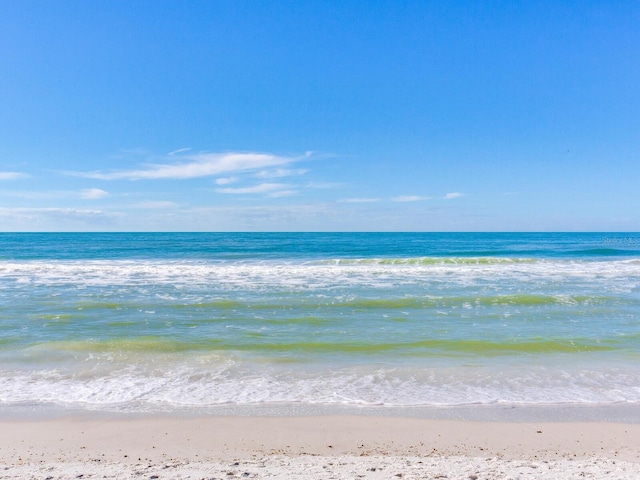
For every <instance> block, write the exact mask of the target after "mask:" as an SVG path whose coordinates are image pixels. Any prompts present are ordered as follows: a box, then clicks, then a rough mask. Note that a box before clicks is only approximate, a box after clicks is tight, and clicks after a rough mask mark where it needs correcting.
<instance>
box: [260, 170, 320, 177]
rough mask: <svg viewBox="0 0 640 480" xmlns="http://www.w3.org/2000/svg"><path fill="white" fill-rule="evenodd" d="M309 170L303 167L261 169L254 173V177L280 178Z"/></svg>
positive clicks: (301, 173)
mask: <svg viewBox="0 0 640 480" xmlns="http://www.w3.org/2000/svg"><path fill="white" fill-rule="evenodd" d="M308 171H309V170H306V169H304V168H295V169H293V168H276V169H273V170H262V171H260V172H258V173H256V175H255V176H256V177H258V178H282V177H292V176H294V175H304V174H305V173H307V172H308Z"/></svg>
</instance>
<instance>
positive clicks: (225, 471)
mask: <svg viewBox="0 0 640 480" xmlns="http://www.w3.org/2000/svg"><path fill="white" fill-rule="evenodd" d="M0 452H1V453H0V464H1V465H2V466H1V468H0V478H2V479H24V478H42V479H46V478H48V479H50V480H53V479H77V478H113V479H127V478H148V479H154V478H156V479H169V478H176V479H177V478H193V479H201V478H204V479H211V478H224V479H232V478H283V479H285V478H286V479H329V478H334V479H357V478H363V479H397V478H403V479H407V478H409V479H414V478H415V479H418V478H430V479H431V478H434V479H435V478H442V479H444V478H446V479H476V480H479V479H498V478H500V479H507V478H512V479H518V478H540V479H552V478H553V479H564V478H576V479H577V478H594V479H599V478H615V479H637V478H640V425H639V424H622V423H605V422H585V423H576V422H553V423H548V422H541V423H535V422H527V423H521V422H509V423H499V422H473V421H456V420H431V419H415V418H396V417H371V416H316V417H242V416H236V417H214V416H211V417H204V418H177V417H157V418H141V417H135V418H123V417H115V418H109V419H97V418H90V417H87V418H78V417H74V418H63V419H43V420H33V421H31V420H4V421H2V424H1V428H0Z"/></svg>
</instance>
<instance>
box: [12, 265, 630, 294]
mask: <svg viewBox="0 0 640 480" xmlns="http://www.w3.org/2000/svg"><path fill="white" fill-rule="evenodd" d="M465 260H466V261H465V262H464V263H456V262H449V263H427V264H423V263H420V262H417V263H411V262H351V263H349V262H342V261H340V262H337V263H334V264H326V263H324V264H323V263H312V262H310V263H294V262H290V263H286V262H266V261H265V262H254V263H249V262H246V263H244V262H218V263H216V262H195V261H167V262H160V261H73V262H63V261H59V262H40V261H30V262H0V281H2V282H3V283H4V284H5V285H7V284H9V283H10V282H15V283H18V284H20V283H22V284H24V283H28V284H33V285H48V286H52V285H69V284H73V285H76V286H85V287H88V286H104V285H110V286H131V285H146V284H154V285H158V284H168V285H174V286H176V287H180V286H184V285H191V286H193V285H207V286H216V285H220V286H224V287H225V288H229V289H234V288H235V289H238V288H242V289H250V290H261V289H265V288H274V287H276V288H286V289H290V290H308V289H311V288H318V289H330V288H335V287H345V286H367V287H374V288H388V287H390V286H398V285H403V284H416V283H425V282H431V283H433V282H445V283H447V284H451V285H459V286H465V285H468V286H470V285H476V284H490V283H495V282H499V281H523V282H525V281H526V282H537V283H539V284H541V285H544V284H548V283H550V282H556V283H558V282H568V281H571V282H574V283H575V282H587V283H592V282H595V281H597V282H599V283H601V284H602V285H603V287H604V288H606V289H610V290H615V291H620V292H629V291H631V290H633V289H637V288H639V287H640V262H638V261H635V260H615V261H569V260H536V261H530V262H524V261H520V262H513V261H510V260H509V261H507V260H508V259H505V261H495V262H489V263H485V262H480V263H473V262H470V261H469V259H465Z"/></svg>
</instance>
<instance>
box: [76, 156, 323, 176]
mask: <svg viewBox="0 0 640 480" xmlns="http://www.w3.org/2000/svg"><path fill="white" fill-rule="evenodd" d="M173 153H174V155H171V158H174V157H175V158H179V159H181V160H182V162H181V163H157V164H156V163H154V164H149V165H146V166H144V167H143V168H140V169H137V170H120V171H112V172H103V171H96V172H66V173H67V174H68V175H74V176H78V177H85V178H93V179H96V180H162V179H171V180H183V179H189V178H198V177H208V176H214V175H221V174H229V173H236V172H250V171H252V170H260V169H265V168H270V167H280V166H284V165H288V164H291V163H294V162H298V161H300V160H303V159H305V158H308V157H309V156H310V155H311V154H310V153H306V154H305V155H302V156H297V157H284V156H278V155H273V154H269V153H237V152H230V153H199V154H195V155H175V152H173Z"/></svg>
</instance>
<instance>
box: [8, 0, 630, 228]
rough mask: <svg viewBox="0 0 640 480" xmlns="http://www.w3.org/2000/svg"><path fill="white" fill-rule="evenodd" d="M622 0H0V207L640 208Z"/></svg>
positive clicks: (238, 216)
mask: <svg viewBox="0 0 640 480" xmlns="http://www.w3.org/2000/svg"><path fill="white" fill-rule="evenodd" d="M638 25H640V4H639V3H638V2H635V1H608V2H604V1H588V0H585V1H580V2H570V1H567V2H558V1H549V2H539V1H527V2H517V1H513V2H498V1H495V2H479V1H476V2H464V1H460V2H435V1H433V2H431V1H416V2H412V1H393V2H392V1H387V2H379V1H374V0H371V1H367V2H363V1H348V0H346V1H339V2H338V1H304V0H299V1H269V2H266V1H265V2H262V1H241V0H229V1H215V0H212V1H190V2H178V1H172V2H169V1H161V0H155V1H151V0H149V1H117V0H110V1H101V0H95V1H91V2H85V1H74V2H71V1H63V0H59V1H48V2H45V1H30V0H21V1H19V2H0V65H2V68H1V69H0V105H1V108H0V231H48V230H54V231H94V230H98V231H112V230H113V231H146V230H148V231H252V230H253V231H283V230H284V231H343V230H348V231H360V230H369V231H386V230H401V231H549V230H551V231H573V230H586V231H589V230H591V231H593V230H595V231H638V230H640V208H639V207H640V187H639V185H640V54H639V53H638V52H640V28H638Z"/></svg>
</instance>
